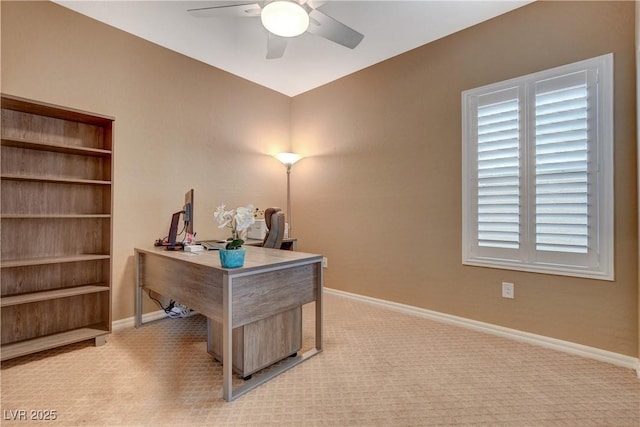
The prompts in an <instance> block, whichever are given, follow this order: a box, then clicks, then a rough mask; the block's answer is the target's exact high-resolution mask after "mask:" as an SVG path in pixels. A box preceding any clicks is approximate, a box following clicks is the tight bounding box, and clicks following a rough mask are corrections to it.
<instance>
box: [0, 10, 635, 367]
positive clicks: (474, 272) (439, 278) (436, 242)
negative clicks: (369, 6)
mask: <svg viewBox="0 0 640 427" xmlns="http://www.w3.org/2000/svg"><path fill="white" fill-rule="evenodd" d="M1 13H2V68H1V72H2V75H1V77H2V82H1V83H2V91H3V92H5V93H9V94H13V95H18V96H23V97H26V98H32V99H36V100H41V101H45V102H50V103H54V104H60V105H65V106H69V107H73V108H78V109H85V110H89V111H94V112H97V113H102V114H109V115H112V116H115V117H116V122H115V175H114V181H115V209H114V218H115V219H114V283H113V284H114V294H113V301H114V311H113V317H114V319H116V320H117V319H123V318H127V317H130V316H132V315H133V260H132V250H133V249H132V248H133V247H135V246H140V245H145V244H149V243H150V242H152V241H153V240H154V239H156V238H157V237H160V236H161V235H162V234H164V233H166V231H165V230H166V229H167V228H168V221H169V218H168V216H169V214H170V213H171V212H173V211H174V210H177V209H178V208H180V205H181V203H182V198H183V195H184V192H185V191H186V190H187V189H188V188H191V187H193V188H195V190H196V212H195V213H196V222H197V226H196V229H197V231H198V234H199V235H200V236H203V235H205V236H211V237H214V236H216V235H219V233H220V232H219V231H218V230H217V229H216V227H215V224H214V223H213V220H212V219H211V213H212V211H213V209H214V208H215V205H216V204H217V203H218V202H219V201H226V202H228V203H229V204H231V205H236V204H240V203H247V202H253V203H255V204H257V205H258V206H266V205H267V204H280V205H283V206H284V204H285V200H284V185H285V182H284V178H285V174H284V169H283V168H282V166H281V165H280V164H278V163H277V162H276V161H274V160H273V159H272V158H270V157H269V156H268V154H272V153H275V152H277V151H281V150H284V149H288V148H290V147H289V146H288V144H289V142H290V140H291V143H292V144H293V148H295V149H296V151H299V152H301V153H302V154H304V155H306V156H308V157H307V158H305V159H304V160H302V161H301V162H300V163H298V164H296V165H295V166H294V168H293V171H292V192H293V208H294V212H293V213H294V217H293V229H294V233H295V235H296V236H297V237H299V238H300V247H301V249H302V250H306V251H310V252H318V253H323V254H325V255H327V256H328V257H329V269H328V270H327V276H326V279H327V280H326V285H327V286H329V287H332V288H336V289H342V290H345V291H348V292H354V293H358V294H363V295H370V296H374V297H377V298H383V299H388V300H392V301H397V302H401V303H405V304H410V305H414V306H418V307H424V308H428V309H432V310H437V311H441V312H445V313H451V314H454V315H458V316H464V317H468V318H471V319H476V320H480V321H483V322H489V323H494V324H498V325H503V326H507V327H510V328H516V329H521V330H524V331H529V332H533V333H537V334H542V335H548V336H551V337H555V338H559V339H563V340H568V341H573V342H577V343H582V344H586V345H590V346H594V347H598V348H602V349H606V350H610V351H614V352H618V353H622V354H627V355H632V356H635V355H637V354H638V318H637V317H638V316H637V314H638V277H637V276H638V275H637V259H638V250H637V246H638V237H637V236H638V230H637V192H636V172H637V170H636V147H635V142H634V140H635V131H636V129H635V83H634V78H635V77H634V48H633V40H634V36H633V16H634V13H633V3H631V2H620V3H612V2H604V3H592V2H586V3H574V2H567V3H549V2H537V3H534V4H532V5H530V6H526V7H524V8H522V9H519V10H516V11H514V12H513V13H510V14H507V15H504V16H502V17H498V18H497V19H494V20H492V21H490V22H487V23H483V24H480V25H478V26H476V27H473V28H471V29H468V30H466V31H462V32H460V33H457V34H455V35H453V36H450V37H447V38H445V39H442V40H440V41H437V42H435V43H432V44H430V45H427V46H424V47H421V48H419V49H416V50H414V51H411V52H409V53H407V54H404V55H401V56H399V57H396V58H393V59H391V60H389V61H386V62H384V63H382V64H379V65H376V66H373V67H370V68H368V69H366V70H364V71H362V72H359V73H356V74H353V75H351V76H349V77H347V78H344V79H341V80H339V81H337V82H334V83H332V84H329V85H326V86H324V87H322V88H319V89H317V90H314V91H311V92H308V93H306V94H303V95H300V96H297V97H295V98H293V99H290V98H287V97H285V96H283V95H280V94H277V93H275V92H272V91H270V90H267V89H264V88H262V87H260V86H257V85H254V84H251V83H248V82H246V81H244V80H242V79H240V78H237V77H234V76H232V75H230V74H227V73H225V72H222V71H220V70H217V69H214V68H211V67H208V66H205V65H203V64H201V63H199V62H197V61H193V60H190V59H188V58H185V57H183V56H181V55H178V54H176V53H173V52H170V51H168V50H165V49H163V48H160V47H157V46H155V45H152V44H150V43H147V42H145V41H143V40H140V39H137V38H135V37H133V36H130V35H128V34H125V33H123V32H120V31H118V30H115V29H113V28H110V27H108V26H105V25H103V24H100V23H97V22H95V21H92V20H90V19H88V18H86V17H83V16H81V15H78V14H75V13H73V12H71V11H68V10H67V9H64V8H62V7H59V6H57V5H55V4H52V3H39V2H38V3H35V2H22V3H18V4H16V3H13V2H6V1H3V2H2V4H1ZM611 51H613V52H614V53H615V72H616V75H615V89H616V92H615V103H616V104H615V109H616V110H615V111H616V118H615V120H616V122H615V135H616V141H615V150H616V154H615V163H616V175H615V185H616V194H615V196H616V206H615V208H616V236H615V237H616V247H615V250H616V281H615V282H603V281H596V280H585V279H574V278H566V277H557V276H550V275H541V274H531V273H517V272H512V271H505V270H497V269H487V268H477V267H463V266H462V265H461V247H460V245H461V235H460V231H461V194H460V188H461V170H460V165H461V146H460V138H461V123H460V104H461V100H460V93H461V91H462V90H465V89H469V88H473V87H477V86H481V85H484V84H487V83H491V82H494V81H499V80H504V79H508V78H511V77H515V76H518V75H523V74H527V73H530V72H534V71H538V70H541V69H546V68H550V67H554V66H557V65H562V64H566V63H569V62H572V61H576V60H580V59H585V58H589V57H593V56H596V55H601V54H604V53H607V52H611ZM290 137H291V138H290ZM240 168H241V170H240ZM187 172H188V173H187ZM238 172H240V173H238ZM502 281H512V282H514V283H515V285H516V287H515V291H516V299H514V300H506V299H502V298H501V297H500V283H501V282H502ZM154 309H155V307H154V306H153V305H152V304H151V303H149V304H148V305H147V311H149V310H154Z"/></svg>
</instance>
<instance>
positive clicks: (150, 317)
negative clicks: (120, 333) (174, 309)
mask: <svg viewBox="0 0 640 427" xmlns="http://www.w3.org/2000/svg"><path fill="white" fill-rule="evenodd" d="M165 317H167V313H165V312H164V310H158V311H153V312H151V313H147V314H143V315H142V323H147V322H153V321H154V320H159V319H163V318H165ZM135 325H136V319H135V317H127V318H126V319H120V320H116V321H115V322H113V323H111V329H112V330H114V331H116V330H118V329H124V328H132V327H134V326H135Z"/></svg>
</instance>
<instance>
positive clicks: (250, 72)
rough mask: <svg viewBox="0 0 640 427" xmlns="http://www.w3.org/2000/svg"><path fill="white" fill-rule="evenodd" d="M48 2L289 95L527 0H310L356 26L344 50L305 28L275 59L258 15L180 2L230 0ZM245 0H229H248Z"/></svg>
mask: <svg viewBox="0 0 640 427" xmlns="http://www.w3.org/2000/svg"><path fill="white" fill-rule="evenodd" d="M54 1H55V2H56V3H58V4H60V5H62V6H64V7H67V8H69V9H72V10H75V11H77V12H79V13H81V14H83V15H86V16H89V17H91V18H94V19H96V20H98V21H102V22H104V23H106V24H109V25H111V26H113V27H116V28H119V29H121V30H123V31H126V32H128V33H131V34H134V35H136V36H138V37H141V38H143V39H146V40H148V41H150V42H153V43H155V44H158V45H160V46H163V47H166V48H168V49H171V50H173V51H176V52H179V53H181V54H183V55H186V56H188V57H191V58H194V59H197V60H199V61H202V62H204V63H206V64H209V65H212V66H214V67H217V68H220V69H222V70H225V71H228V72H230V73H232V74H235V75H237V76H240V77H243V78H245V79H247V80H250V81H252V82H255V83H257V84H260V85H262V86H266V87H268V88H271V89H273V90H276V91H278V92H281V93H283V94H285V95H288V96H295V95H298V94H300V93H303V92H306V91H308V90H311V89H313V88H316V87H318V86H321V85H323V84H326V83H329V82H331V81H333V80H336V79H338V78H340V77H343V76H345V75H348V74H351V73H353V72H355V71H358V70H361V69H363V68H366V67H368V66H370V65H373V64H376V63H378V62H381V61H384V60H385V59H388V58H391V57H393V56H396V55H399V54H401V53H403V52H407V51H409V50H411V49H414V48H416V47H418V46H422V45H424V44H426V43H429V42H431V41H434V40H437V39H439V38H441V37H444V36H446V35H448V34H451V33H454V32H456V31H460V30H462V29H464V28H467V27H470V26H472V25H475V24H477V23H480V22H482V21H485V20H487V19H490V18H493V17H495V16H498V15H501V14H503V13H506V12H509V11H511V10H513V9H516V8H518V7H521V6H523V5H525V4H528V3H531V2H532V1H533V0H470V1H463V0H444V1H431V0H409V1H404V0H392V1H376V0H374V1H371V0H352V1H343V0H329V1H317V0H311V1H309V3H310V4H311V5H312V6H314V7H318V9H319V10H321V11H322V12H324V13H325V14H327V15H329V16H331V17H333V18H334V19H337V20H338V21H341V22H342V23H344V24H346V25H348V26H350V27H352V28H353V29H355V30H357V31H358V32H360V33H362V34H364V40H363V41H362V42H361V43H360V45H359V46H357V47H356V48H355V49H353V50H351V49H348V48H345V47H343V46H341V45H338V44H335V43H333V42H331V41H328V40H326V39H324V38H321V37H318V36H315V35H312V34H309V33H305V34H303V35H301V36H298V37H295V38H294V39H292V40H291V41H290V42H289V46H288V47H287V50H286V52H285V54H284V57H282V58H280V59H272V60H267V59H265V54H266V43H267V42H266V41H267V31H266V29H264V28H263V26H262V24H261V22H260V18H259V17H253V18H217V17H216V18H195V17H193V16H191V15H190V14H189V13H188V12H187V10H188V9H196V8H202V7H210V6H219V5H221V4H229V3H233V2H230V1H224V2H223V1H211V0H209V1H186V0H183V1H150V0H137V1H115V0H102V1H87V0H82V1H78V0H54ZM250 2H251V0H245V1H238V2H237V3H250Z"/></svg>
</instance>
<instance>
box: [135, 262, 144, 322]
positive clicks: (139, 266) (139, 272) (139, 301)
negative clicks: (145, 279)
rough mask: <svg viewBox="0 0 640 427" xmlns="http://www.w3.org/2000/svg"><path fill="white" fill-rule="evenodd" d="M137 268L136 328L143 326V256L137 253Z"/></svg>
mask: <svg viewBox="0 0 640 427" xmlns="http://www.w3.org/2000/svg"><path fill="white" fill-rule="evenodd" d="M134 258H135V264H136V266H135V268H136V316H135V324H136V328H139V327H140V326H142V254H140V252H138V251H136V252H135V257H134Z"/></svg>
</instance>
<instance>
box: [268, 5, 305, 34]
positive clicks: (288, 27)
mask: <svg viewBox="0 0 640 427" xmlns="http://www.w3.org/2000/svg"><path fill="white" fill-rule="evenodd" d="M260 19H261V20H262V25H264V27H265V28H266V29H267V30H269V31H270V32H272V33H273V34H275V35H276V36H280V37H295V36H299V35H300V34H302V33H304V32H305V31H307V28H309V14H307V12H306V11H305V10H304V8H303V7H302V6H300V5H299V4H298V3H296V2H294V1H287V0H276V1H273V2H271V3H269V4H267V5H266V6H265V7H263V8H262V13H261V14H260Z"/></svg>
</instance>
